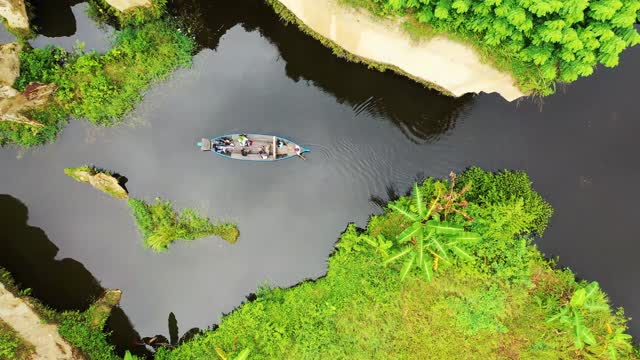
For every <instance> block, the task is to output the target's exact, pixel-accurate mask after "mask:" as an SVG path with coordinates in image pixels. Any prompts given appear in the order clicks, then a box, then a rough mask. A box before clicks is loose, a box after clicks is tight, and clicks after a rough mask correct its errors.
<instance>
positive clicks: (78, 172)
mask: <svg viewBox="0 0 640 360" xmlns="http://www.w3.org/2000/svg"><path fill="white" fill-rule="evenodd" d="M64 173H65V174H66V175H68V176H70V177H72V178H73V179H75V180H76V181H79V182H84V183H88V184H90V185H91V186H93V187H94V188H96V189H98V190H100V191H102V192H104V193H106V194H109V195H111V196H112V197H114V198H116V199H126V198H127V197H128V194H127V190H126V189H125V188H124V187H123V186H122V184H121V183H120V177H119V176H116V175H114V174H112V173H111V172H110V171H107V170H104V169H98V168H96V167H93V166H86V165H85V166H81V167H77V168H66V169H64Z"/></svg>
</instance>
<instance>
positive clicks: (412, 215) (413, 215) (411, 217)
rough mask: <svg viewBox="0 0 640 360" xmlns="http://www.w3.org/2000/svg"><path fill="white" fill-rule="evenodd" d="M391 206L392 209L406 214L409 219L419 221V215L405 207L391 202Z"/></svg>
mask: <svg viewBox="0 0 640 360" xmlns="http://www.w3.org/2000/svg"><path fill="white" fill-rule="evenodd" d="M389 208H390V209H392V210H395V211H397V212H399V213H400V214H402V215H404V217H406V218H407V219H409V220H411V221H418V219H419V217H418V215H416V214H414V213H412V212H410V211H407V210H405V209H403V208H401V207H400V206H397V205H395V204H389Z"/></svg>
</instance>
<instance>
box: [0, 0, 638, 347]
mask: <svg viewBox="0 0 640 360" xmlns="http://www.w3.org/2000/svg"><path fill="white" fill-rule="evenodd" d="M60 3H61V5H60V6H58V7H57V8H56V9H57V10H56V9H54V10H55V11H54V10H51V11H49V10H48V11H47V14H48V15H46V14H42V17H41V19H40V21H41V22H42V26H41V30H40V32H41V33H42V34H44V35H47V36H50V38H45V37H42V36H40V37H39V38H37V39H36V40H35V41H34V42H33V44H34V46H43V45H44V44H46V43H56V44H60V45H62V46H65V47H67V48H70V47H72V46H73V44H74V43H75V40H76V39H78V40H82V41H85V42H86V43H87V45H86V47H87V48H88V49H90V48H96V49H98V50H104V49H105V48H106V44H108V42H107V38H108V34H109V33H110V32H111V30H110V29H109V28H103V29H97V28H96V27H95V25H93V23H92V22H91V20H89V19H87V18H86V16H85V15H84V14H83V9H84V8H85V4H69V3H68V2H64V1H60ZM36 5H37V3H36ZM71 5H73V6H71ZM174 6H175V8H174V11H175V12H176V13H178V14H181V15H182V16H184V17H187V18H188V19H189V22H188V23H189V24H190V26H191V27H192V28H193V29H194V31H195V32H196V35H197V40H198V42H199V44H200V46H201V49H200V51H199V53H198V54H197V55H196V56H195V58H194V64H193V67H192V68H191V69H184V70H179V71H177V72H176V73H175V74H174V75H173V76H172V77H171V78H170V79H169V80H167V81H165V82H163V83H160V84H156V85H154V86H153V87H152V88H151V89H150V90H149V92H148V93H147V94H146V96H145V99H144V101H143V103H142V104H140V106H138V107H137V108H136V110H135V111H134V112H133V113H132V114H130V116H128V117H127V119H126V120H125V121H124V123H123V124H122V125H121V126H117V127H111V128H102V127H96V126H93V125H91V124H89V123H87V122H84V121H72V122H71V123H70V124H69V126H67V127H66V128H65V130H64V132H63V133H62V134H61V136H60V138H59V139H58V141H56V142H55V143H52V144H49V145H46V146H43V147H40V148H37V149H33V150H20V149H17V148H14V147H11V146H9V147H5V148H2V149H0V169H2V171H0V194H6V195H2V196H0V215H1V216H0V218H1V219H2V220H0V226H1V228H2V229H3V231H2V233H1V234H0V265H2V266H5V267H7V268H9V270H11V271H12V272H14V273H15V276H16V278H17V279H18V280H19V281H20V282H22V283H23V284H25V286H29V287H31V288H33V290H34V295H35V296H37V297H40V298H42V299H43V300H45V301H46V302H48V303H50V304H52V305H53V306H54V307H56V308H58V309H74V308H83V307H86V306H87V304H88V303H89V300H90V299H89V298H90V297H91V296H97V294H99V292H100V290H101V288H119V289H122V291H123V297H122V302H121V310H118V311H117V312H116V314H115V315H114V316H113V317H112V319H111V320H110V323H109V326H110V328H111V329H114V330H115V333H114V336H115V337H116V338H117V339H116V340H114V341H115V342H116V343H118V344H119V345H122V346H125V347H130V346H131V342H132V341H133V337H134V336H135V332H136V331H137V332H138V333H139V334H140V335H141V336H152V335H154V334H158V333H161V334H165V335H167V334H168V329H167V319H168V316H169V314H170V313H173V314H175V317H176V318H177V321H178V326H179V328H180V333H184V332H185V331H186V330H187V329H190V328H192V327H198V328H206V327H208V326H211V325H213V324H215V323H217V322H218V321H219V319H220V317H221V316H222V314H223V313H228V312H230V311H231V310H233V309H234V308H235V307H236V306H238V305H239V304H240V303H241V302H242V301H243V300H245V297H246V296H248V295H249V294H250V293H252V292H253V291H255V289H256V287H257V286H259V285H260V284H264V283H269V284H271V285H274V286H290V285H293V284H295V283H297V282H299V281H301V280H304V279H308V278H316V277H319V276H322V275H323V274H324V272H325V271H326V261H327V257H328V256H329V254H330V253H331V251H332V249H333V247H334V243H335V241H336V239H337V237H338V236H339V234H340V233H341V231H342V230H343V229H344V228H345V227H346V225H347V223H349V222H355V223H357V224H358V225H360V226H364V225H365V224H366V221H367V218H368V217H369V215H370V214H372V213H376V212H379V211H380V210H379V208H378V207H376V205H375V204H374V203H373V202H372V201H371V197H372V196H383V197H384V196H385V194H386V190H387V188H388V187H390V186H391V187H395V188H397V189H399V191H402V192H403V191H404V190H406V189H408V188H409V187H410V185H411V183H412V181H413V179H414V178H416V177H420V176H424V175H426V176H435V177H443V176H446V175H447V174H448V173H449V172H450V171H452V170H453V171H457V172H460V171H463V170H464V169H465V168H467V167H469V166H471V165H478V166H481V167H484V168H486V169H494V170H499V169H504V168H506V169H523V170H526V171H527V172H528V173H529V174H530V176H531V178H532V180H533V182H534V187H535V189H536V190H537V191H539V192H540V193H541V194H542V195H543V196H544V197H545V198H546V199H547V200H549V201H550V202H551V203H552V205H553V207H554V208H555V210H556V213H555V215H554V217H553V219H552V222H551V225H550V227H549V229H548V230H547V232H546V233H545V236H544V238H543V239H540V240H538V241H537V243H538V245H539V247H540V248H541V250H542V251H543V252H544V253H545V254H547V255H548V256H552V257H555V256H559V258H560V264H561V265H562V266H568V267H570V268H571V269H572V270H573V271H575V272H576V273H577V275H578V276H579V277H581V278H586V279H590V280H597V281H599V282H600V284H601V285H602V287H603V288H604V290H605V291H606V292H607V293H608V294H609V295H610V298H611V299H612V301H613V303H614V304H615V305H616V306H623V307H624V308H625V309H626V313H627V315H629V316H632V317H639V316H640V303H638V302H637V301H634V300H635V299H637V298H638V296H640V289H639V288H638V287H637V286H635V285H636V284H635V281H634V279H637V277H638V276H640V265H639V264H638V262H637V260H636V254H637V253H638V250H639V249H640V245H639V243H638V241H637V239H636V236H634V235H633V234H634V233H635V231H634V230H633V226H634V224H635V222H636V221H637V220H636V218H637V214H638V212H637V210H634V209H635V205H636V204H637V203H639V202H640V188H638V187H637V185H636V184H638V183H640V162H639V161H638V160H637V157H636V155H634V154H637V149H636V146H637V140H636V138H637V134H639V133H640V121H639V120H640V107H638V105H637V102H636V101H637V100H636V99H634V98H635V97H636V96H634V93H635V92H636V91H635V90H637V80H638V79H639V78H640V66H638V64H639V63H640V47H636V48H632V49H628V50H627V51H626V52H625V53H624V55H623V56H622V58H621V65H620V66H619V67H617V68H615V69H604V68H602V69H598V70H597V72H596V74H595V75H593V76H592V77H590V78H588V79H582V80H579V81H577V82H576V83H574V84H572V85H570V86H568V87H567V88H566V89H565V88H562V89H558V94H557V95H554V96H551V97H548V98H545V99H544V103H543V104H540V103H539V102H538V101H532V100H529V99H525V100H522V101H520V102H515V103H508V102H506V101H504V100H503V99H502V98H500V97H499V96H497V95H495V94H489V95H487V94H482V95H478V96H474V95H467V96H464V97H462V98H458V99H454V98H448V97H445V96H442V95H439V94H438V93H437V92H434V91H431V90H428V89H425V88H423V87H422V86H421V85H418V84H416V83H413V82H412V81H410V80H408V79H406V78H403V77H400V76H397V75H394V74H391V73H379V72H376V71H374V70H368V69H366V67H363V66H360V65H356V64H350V63H347V62H345V61H343V60H341V59H338V58H335V57H334V56H333V55H332V54H331V52H330V51H329V50H327V49H325V48H324V47H322V46H321V45H320V44H319V43H318V42H316V41H314V40H312V39H310V38H309V37H307V36H306V35H304V34H302V33H301V32H299V31H297V29H296V28H295V27H293V26H288V27H287V26H284V25H283V24H282V23H281V22H279V20H278V18H277V17H276V16H275V15H274V14H273V13H272V12H271V11H270V9H269V8H268V7H267V6H266V5H264V4H262V2H261V1H260V0H242V1H237V2H232V4H229V2H222V1H206V0H188V1H187V0H184V1H178V2H177V3H176V4H174ZM36 9H37V6H36ZM56 11H59V12H60V14H58V13H56ZM47 16H65V19H73V18H74V17H75V24H76V25H75V26H71V25H70V24H69V22H65V23H64V26H62V25H56V23H54V22H52V21H49V22H48V23H47V20H46V19H48V18H47ZM49 20H50V19H49ZM47 24H48V25H47ZM0 38H2V39H7V38H9V36H8V35H7V34H6V33H4V34H2V36H0ZM240 131H247V132H257V133H273V134H281V135H282V136H285V137H287V138H290V139H292V140H295V141H297V142H299V143H301V144H304V145H305V146H307V147H310V148H311V149H312V150H313V151H312V152H311V153H310V154H309V156H308V159H307V161H302V160H297V159H295V160H288V161H279V162H277V163H265V164H254V163H250V162H242V161H230V160H226V159H223V158H221V157H218V156H215V155H213V154H211V153H202V152H200V151H199V150H198V149H197V148H196V145H195V143H196V142H197V140H198V139H199V138H201V137H203V136H207V137H208V136H215V135H218V134H223V133H230V132H240ZM83 164H95V165H97V166H100V167H103V168H107V169H113V170H115V171H117V172H119V173H121V174H123V175H125V176H126V177H127V178H128V182H127V183H126V186H127V188H128V189H129V191H130V192H131V195H132V196H134V197H141V198H144V199H147V200H152V199H154V198H155V197H156V196H161V197H163V198H166V199H169V200H172V201H174V203H175V205H176V206H177V207H196V208H197V209H200V210H201V211H202V212H203V213H205V214H207V215H208V216H211V217H214V218H220V219H228V220H232V221H235V222H237V224H238V226H239V228H240V231H241V236H240V239H239V241H238V242H237V243H236V244H234V245H229V244H227V243H225V242H224V241H222V240H220V239H218V238H207V239H200V240H196V241H192V242H176V243H174V244H173V245H171V248H170V249H169V251H167V252H165V253H163V254H155V253H153V252H151V251H150V250H148V249H146V248H144V247H143V246H142V241H141V239H140V236H139V235H138V233H137V230H136V227H135V224H134V222H133V220H132V218H131V216H130V214H129V210H128V208H127V205H126V203H125V202H121V201H116V200H114V199H111V198H109V197H108V196H106V195H104V194H102V193H100V192H98V191H95V190H94V189H92V188H91V187H89V186H86V185H83V184H78V183H76V182H75V181H73V180H72V179H70V178H68V177H67V176H65V175H64V173H63V171H62V170H63V168H65V167H74V166H80V165H83ZM630 326H631V329H630V331H631V333H632V334H633V335H635V336H638V335H640V322H638V321H635V320H634V321H632V322H630Z"/></svg>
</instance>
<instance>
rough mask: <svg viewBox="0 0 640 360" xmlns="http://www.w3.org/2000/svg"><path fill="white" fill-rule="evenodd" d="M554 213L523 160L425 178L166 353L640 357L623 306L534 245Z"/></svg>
mask: <svg viewBox="0 0 640 360" xmlns="http://www.w3.org/2000/svg"><path fill="white" fill-rule="evenodd" d="M551 213H552V210H551V207H550V206H549V204H548V203H547V202H545V201H544V200H543V199H542V198H541V197H540V196H539V195H538V194H537V193H535V192H534V191H533V190H532V189H531V182H530V180H529V178H528V177H527V175H526V174H524V173H522V172H501V173H497V174H494V173H488V172H485V171H483V170H480V169H478V168H472V169H470V170H468V171H467V172H465V173H464V174H462V175H461V176H459V177H458V179H457V181H456V179H455V176H453V177H452V178H451V180H436V179H431V178H429V179H427V180H425V181H424V182H423V183H422V184H416V186H415V187H414V191H413V196H412V197H402V198H400V199H398V200H395V201H392V202H390V203H389V204H388V207H387V210H386V211H385V213H384V214H382V215H379V216H373V217H371V219H370V221H369V224H368V225H367V228H366V229H358V228H356V227H355V225H353V224H351V225H349V226H348V227H347V230H346V231H345V232H344V233H343V234H342V236H341V238H340V240H339V242H338V243H337V245H336V251H335V253H334V254H333V255H332V256H331V258H330V259H329V270H328V273H327V275H326V276H325V277H323V278H320V279H318V280H315V281H306V282H303V283H301V284H299V285H296V286H294V287H292V288H288V289H280V288H269V287H262V288H260V289H259V290H258V291H257V294H256V298H255V300H253V301H251V302H248V303H245V304H243V305H242V306H240V307H239V308H238V309H236V310H235V311H233V312H232V313H230V314H228V315H226V316H225V317H224V318H223V320H222V322H221V324H220V326H219V327H218V328H217V329H215V330H210V331H207V332H205V333H203V334H201V335H199V336H197V337H196V338H194V339H193V340H192V341H190V342H187V343H185V344H183V345H181V346H179V347H178V348H176V349H173V350H169V349H161V350H160V351H159V352H158V353H157V355H156V358H157V359H161V360H167V359H215V358H218V356H219V354H228V356H229V358H232V356H237V355H239V354H240V353H241V352H246V351H250V358H251V359H273V358H283V357H286V358H291V359H311V358H326V359H329V358H330V359H339V358H340V359H341V358H366V359H389V358H416V359H434V358H436V359H444V358H450V359H454V358H457V359H463V358H464V359H471V358H489V359H495V358H536V359H561V358H591V357H594V358H611V359H618V358H627V359H629V358H631V359H633V358H636V356H635V355H634V349H633V348H632V345H631V340H630V336H628V335H626V334H625V330H626V318H625V317H624V314H623V311H622V309H618V310H612V308H611V307H610V305H609V303H608V300H607V297H606V295H605V294H604V293H603V292H602V291H601V290H600V288H599V287H598V285H597V283H589V282H586V281H578V280H576V278H575V276H574V274H573V273H572V272H571V271H570V270H567V269H565V270H561V269H557V268H556V267H555V266H554V264H553V263H552V262H550V261H548V260H546V259H544V257H543V256H542V254H541V253H540V252H539V251H538V250H537V249H536V248H535V246H533V245H532V244H531V239H532V235H536V234H538V235H539V234H541V233H542V231H543V230H544V228H545V227H546V224H547V222H548V220H549V217H550V216H551ZM394 260H397V261H394ZM225 356H227V355H225Z"/></svg>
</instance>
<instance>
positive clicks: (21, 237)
mask: <svg viewBox="0 0 640 360" xmlns="http://www.w3.org/2000/svg"><path fill="white" fill-rule="evenodd" d="M28 215H29V212H28V209H27V206H26V205H25V204H23V203H22V202H21V201H20V200H18V199H16V198H14V197H12V196H9V195H0V229H2V233H0V266H2V267H4V268H6V269H7V270H9V272H11V274H12V275H13V277H14V279H15V280H16V281H17V282H18V283H19V284H20V285H21V286H23V287H25V288H31V290H32V293H31V295H32V296H33V297H35V298H37V299H40V300H41V301H42V302H43V303H44V304H46V305H48V306H50V307H52V308H53V309H55V310H58V311H65V310H80V311H83V310H86V309H87V308H88V307H89V306H90V305H91V304H92V303H93V302H94V301H95V300H96V299H97V298H98V297H100V296H101V295H102V293H103V292H104V290H105V289H103V288H102V286H100V283H99V282H98V280H96V278H94V277H93V275H91V273H90V272H89V271H88V270H87V269H86V268H85V267H84V265H82V264H81V263H79V262H78V261H76V260H73V259H68V258H67V259H61V260H56V259H55V257H56V255H57V253H58V247H57V246H56V245H55V244H54V243H53V242H52V241H51V240H49V238H48V237H47V234H45V232H44V231H42V229H40V228H37V227H33V226H29V224H28V223H27V221H28V219H29V216H28ZM106 328H107V329H106V330H107V331H112V332H113V335H112V338H111V341H112V343H113V344H114V345H115V346H116V349H117V351H118V352H119V353H120V354H123V353H124V351H125V350H132V351H134V352H136V353H138V354H140V355H144V353H145V352H144V347H140V346H136V345H135V343H136V342H139V341H140V340H139V339H140V336H139V335H138V334H137V333H136V332H135V330H134V329H133V326H132V325H131V322H130V321H129V319H128V318H127V316H126V315H125V314H124V312H123V311H122V310H121V309H120V308H118V307H116V308H114V310H113V313H112V315H111V316H110V318H109V320H108V321H107V326H106Z"/></svg>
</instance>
